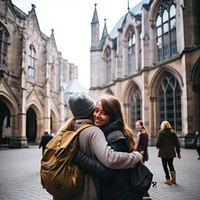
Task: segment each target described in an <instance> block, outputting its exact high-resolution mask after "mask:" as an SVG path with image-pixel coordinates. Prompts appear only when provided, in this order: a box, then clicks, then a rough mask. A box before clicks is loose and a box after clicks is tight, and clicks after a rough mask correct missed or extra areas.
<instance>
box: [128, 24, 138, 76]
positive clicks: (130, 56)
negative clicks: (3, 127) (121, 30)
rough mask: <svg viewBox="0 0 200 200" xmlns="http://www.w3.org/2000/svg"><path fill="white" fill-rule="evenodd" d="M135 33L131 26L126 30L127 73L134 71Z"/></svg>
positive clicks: (130, 73)
mask: <svg viewBox="0 0 200 200" xmlns="http://www.w3.org/2000/svg"><path fill="white" fill-rule="evenodd" d="M135 41H136V38H135V33H134V30H133V27H131V28H130V29H129V31H128V75H132V74H133V73H134V71H135Z"/></svg>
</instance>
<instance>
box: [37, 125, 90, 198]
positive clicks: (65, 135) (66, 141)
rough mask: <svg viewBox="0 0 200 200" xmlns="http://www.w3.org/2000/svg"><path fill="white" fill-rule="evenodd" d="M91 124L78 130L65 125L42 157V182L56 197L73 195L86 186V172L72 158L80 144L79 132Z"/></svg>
mask: <svg viewBox="0 0 200 200" xmlns="http://www.w3.org/2000/svg"><path fill="white" fill-rule="evenodd" d="M89 126H91V125H90V124H84V125H82V126H81V127H79V128H78V129H77V130H76V131H66V130H65V126H63V128H61V131H60V133H59V134H57V135H56V136H55V137H54V138H53V139H51V140H50V141H49V142H48V144H47V146H46V148H45V151H44V154H43V156H42V159H41V168H40V178H41V184H42V186H43V188H44V189H46V191H47V192H49V193H50V194H51V195H53V196H56V197H60V198H62V197H71V196H73V195H76V194H78V193H80V192H81V191H82V190H83V187H84V174H83V172H82V171H81V169H80V168H79V167H78V166H77V165H74V164H73V163H72V162H71V160H72V158H73V156H74V153H75V151H76V149H77V146H78V133H79V132H80V131H82V130H83V129H85V128H87V127H89Z"/></svg>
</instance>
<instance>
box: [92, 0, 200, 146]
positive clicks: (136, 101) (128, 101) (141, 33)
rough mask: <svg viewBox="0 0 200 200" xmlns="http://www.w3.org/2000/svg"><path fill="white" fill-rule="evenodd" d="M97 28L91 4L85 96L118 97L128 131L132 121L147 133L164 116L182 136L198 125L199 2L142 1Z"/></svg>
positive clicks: (96, 17) (199, 66)
mask: <svg viewBox="0 0 200 200" xmlns="http://www.w3.org/2000/svg"><path fill="white" fill-rule="evenodd" d="M108 20H109V19H108ZM99 27H100V24H99V19H98V13H97V7H96V5H95V8H94V13H93V18H92V22H91V50H90V57H91V64H90V70H91V72H90V73H91V78H90V94H91V95H92V96H93V97H94V98H96V99H97V98H98V97H99V96H100V95H101V94H111V95H114V96H116V97H118V98H119V99H120V101H121V103H122V105H123V111H124V114H125V117H126V120H127V122H128V124H129V125H130V126H131V127H132V129H133V130H134V124H135V121H136V120H137V119H142V120H143V121H144V123H145V125H146V126H147V128H148V129H149V131H150V133H151V134H152V136H156V134H157V132H158V130H159V128H160V123H161V122H162V121H163V120H169V121H170V123H171V125H172V127H173V129H174V130H176V131H177V133H178V134H180V135H184V136H186V135H187V136H188V134H189V133H194V132H195V130H197V129H200V1H197V0H190V1H188V0H142V1H141V2H140V3H139V4H137V5H136V6H135V7H134V8H132V9H129V8H128V11H127V13H125V15H124V16H122V17H121V18H120V19H119V21H118V22H117V23H116V25H115V27H114V28H113V30H112V31H111V32H110V33H108V31H107V25H106V20H105V21H104V28H103V32H102V34H101V37H100V33H99ZM183 143H184V141H183ZM183 145H184V144H183Z"/></svg>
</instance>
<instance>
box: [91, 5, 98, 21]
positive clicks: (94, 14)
mask: <svg viewBox="0 0 200 200" xmlns="http://www.w3.org/2000/svg"><path fill="white" fill-rule="evenodd" d="M94 6H95V8H94V13H93V17H92V24H95V23H99V19H98V15H97V8H96V6H97V4H96V3H95V4H94Z"/></svg>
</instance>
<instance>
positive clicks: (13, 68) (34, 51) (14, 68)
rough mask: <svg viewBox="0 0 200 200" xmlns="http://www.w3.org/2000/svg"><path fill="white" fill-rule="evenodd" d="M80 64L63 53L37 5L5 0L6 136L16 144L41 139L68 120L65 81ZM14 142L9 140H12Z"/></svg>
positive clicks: (2, 89)
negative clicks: (18, 4) (20, 5)
mask: <svg viewBox="0 0 200 200" xmlns="http://www.w3.org/2000/svg"><path fill="white" fill-rule="evenodd" d="M77 78H78V68H77V66H75V65H74V64H72V63H69V62H68V60H66V59H63V58H62V54H61V52H59V51H58V50H57V46H56V41H55V38H54V31H53V30H52V33H51V35H50V37H48V36H47V35H45V34H44V33H42V31H41V30H40V26H39V22H38V19H37V15H36V11H35V6H34V5H32V9H31V11H29V13H28V14H25V13H24V12H23V11H22V10H20V9H19V8H18V7H16V6H15V5H13V4H12V2H11V1H10V0H0V139H1V143H2V142H5V141H6V140H8V139H9V140H10V146H11V147H26V146H27V142H36V143H37V142H38V141H39V140H40V138H41V135H42V134H43V133H44V131H45V130H48V131H49V132H50V130H52V131H56V130H57V129H58V128H59V127H60V126H61V124H62V123H63V122H64V121H65V118H66V113H67V112H65V109H67V108H66V107H65V106H64V99H63V98H64V89H63V84H64V83H67V82H69V81H71V80H73V79H77ZM7 142H8V141H7Z"/></svg>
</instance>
